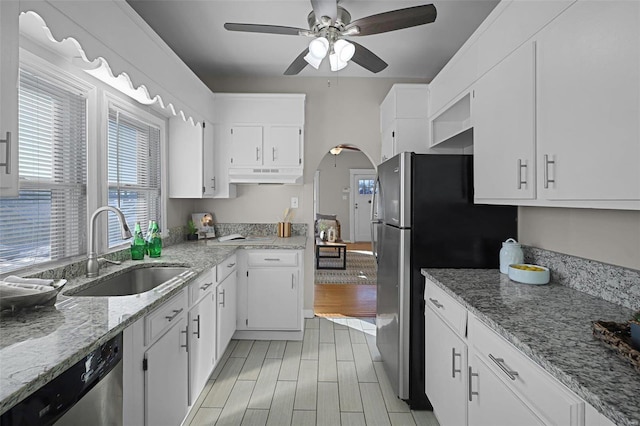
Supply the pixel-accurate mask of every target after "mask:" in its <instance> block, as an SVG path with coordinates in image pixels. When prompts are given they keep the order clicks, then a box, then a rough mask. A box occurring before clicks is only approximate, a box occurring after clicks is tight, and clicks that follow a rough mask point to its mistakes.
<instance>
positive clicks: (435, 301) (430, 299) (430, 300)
mask: <svg viewBox="0 0 640 426" xmlns="http://www.w3.org/2000/svg"><path fill="white" fill-rule="evenodd" d="M429 302H431V303H433V304H434V305H435V306H436V308H438V309H440V308H444V305H443V304H442V303H440V302H438V299H432V298H429Z"/></svg>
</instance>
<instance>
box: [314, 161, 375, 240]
mask: <svg viewBox="0 0 640 426" xmlns="http://www.w3.org/2000/svg"><path fill="white" fill-rule="evenodd" d="M349 169H374V165H373V164H371V161H369V159H368V158H367V156H366V155H364V154H363V153H361V152H357V151H347V150H343V151H342V152H341V153H340V155H337V156H336V155H332V154H326V155H325V156H324V158H323V159H322V161H321V162H320V165H319V166H318V170H319V171H320V184H319V189H320V190H319V197H318V198H319V205H320V210H319V211H318V213H325V214H336V215H337V218H338V220H339V221H340V236H341V238H342V239H343V240H347V241H348V240H349V235H350V232H351V226H350V223H349V210H350V206H351V204H350V201H349V193H348V192H343V189H344V188H350V187H351V182H350V178H351V176H350V174H349ZM343 196H346V197H347V199H346V200H345V199H343Z"/></svg>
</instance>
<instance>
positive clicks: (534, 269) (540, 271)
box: [509, 263, 550, 285]
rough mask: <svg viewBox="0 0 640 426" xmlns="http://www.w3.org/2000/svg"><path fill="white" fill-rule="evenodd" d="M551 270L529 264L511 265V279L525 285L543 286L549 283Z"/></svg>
mask: <svg viewBox="0 0 640 426" xmlns="http://www.w3.org/2000/svg"><path fill="white" fill-rule="evenodd" d="M549 278H550V274H549V268H545V267H544V266H540V265H531V264H528V263H518V264H513V265H509V279H511V280H512V281H516V282H519V283H523V284H535V285H542V284H547V283H548V282H549Z"/></svg>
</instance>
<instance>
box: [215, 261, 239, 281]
mask: <svg viewBox="0 0 640 426" xmlns="http://www.w3.org/2000/svg"><path fill="white" fill-rule="evenodd" d="M237 265H238V258H237V256H236V255H235V254H232V255H231V256H229V257H227V258H226V259H225V260H223V261H222V263H220V264H219V265H218V266H216V282H217V283H221V282H222V281H224V279H225V278H227V277H228V276H229V274H231V273H232V272H233V271H235V270H236V266H237Z"/></svg>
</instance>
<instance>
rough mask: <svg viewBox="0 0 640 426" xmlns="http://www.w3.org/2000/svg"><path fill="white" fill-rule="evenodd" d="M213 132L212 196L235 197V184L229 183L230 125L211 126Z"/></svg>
mask: <svg viewBox="0 0 640 426" xmlns="http://www.w3.org/2000/svg"><path fill="white" fill-rule="evenodd" d="M213 132H214V161H215V165H214V170H213V171H214V181H213V198H235V197H236V194H237V192H236V185H235V184H232V183H229V165H230V160H229V159H230V158H231V148H232V146H231V141H230V135H231V127H230V126H228V125H223V124H216V125H214V126H213Z"/></svg>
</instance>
